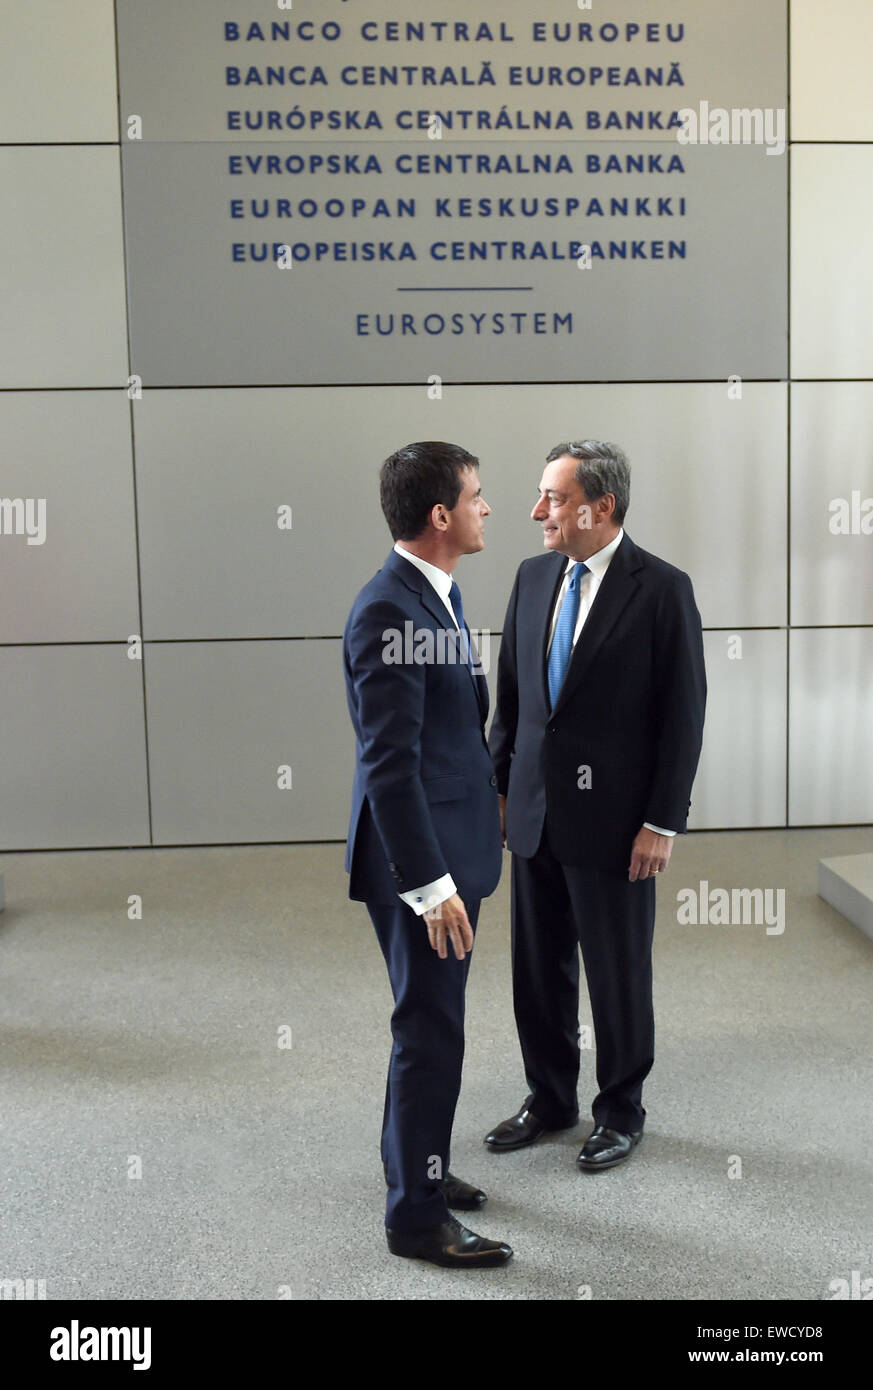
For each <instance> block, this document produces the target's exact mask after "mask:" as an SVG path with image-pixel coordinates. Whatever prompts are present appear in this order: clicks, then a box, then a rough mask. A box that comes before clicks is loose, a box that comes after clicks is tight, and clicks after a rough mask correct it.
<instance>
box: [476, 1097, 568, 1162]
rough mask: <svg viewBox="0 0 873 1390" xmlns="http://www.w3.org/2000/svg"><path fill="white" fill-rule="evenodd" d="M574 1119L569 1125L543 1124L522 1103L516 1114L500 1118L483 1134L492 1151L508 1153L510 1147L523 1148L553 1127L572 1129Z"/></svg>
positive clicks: (533, 1142) (553, 1128)
mask: <svg viewBox="0 0 873 1390" xmlns="http://www.w3.org/2000/svg"><path fill="white" fill-rule="evenodd" d="M575 1123H576V1121H575V1120H573V1121H572V1122H571V1124H569V1125H544V1124H543V1122H542V1120H539V1119H537V1117H536V1115H535V1114H534V1113H533V1111H532V1110H528V1108H527V1106H525V1105H523V1106H522V1107H521V1109H520V1110H519V1112H518V1114H517V1115H511V1116H510V1117H509V1119H508V1120H502V1121H501V1123H500V1124H499V1125H497V1126H496V1127H495V1128H494V1129H492V1131H491V1133H490V1134H486V1135H485V1143H486V1144H487V1146H488V1148H489V1149H491V1151H492V1152H493V1153H509V1151H510V1149H523V1148H524V1147H525V1146H526V1145H527V1144H535V1143H536V1141H537V1140H538V1139H539V1138H540V1136H541V1135H543V1134H548V1133H550V1131H553V1130H555V1129H572V1127H573V1125H574V1124H575Z"/></svg>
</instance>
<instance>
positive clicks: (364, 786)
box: [343, 551, 503, 905]
mask: <svg viewBox="0 0 873 1390" xmlns="http://www.w3.org/2000/svg"><path fill="white" fill-rule="evenodd" d="M447 633H448V637H449V639H450V640H448V641H446V640H445V638H446V634H447ZM392 634H397V635H398V638H399V640H398V642H397V643H395V648H396V650H395V651H394V652H392V648H391V635H392ZM455 637H456V630H455V628H454V627H453V626H452V623H451V619H450V618H449V615H448V613H447V612H446V609H445V606H444V605H443V603H442V602H441V600H440V598H439V596H438V595H437V593H436V592H435V590H434V588H433V586H432V585H431V584H430V583H429V582H428V580H427V579H426V578H425V576H424V575H423V574H422V573H421V571H420V570H419V569H416V567H415V565H413V564H411V563H410V561H409V560H405V559H404V558H403V557H402V556H401V555H398V554H397V553H396V551H392V552H391V554H390V555H389V556H388V559H387V560H386V561H385V565H384V566H383V568H382V569H381V570H380V571H379V573H378V574H377V575H375V577H374V578H373V579H371V580H370V582H369V584H367V585H365V586H364V588H363V589H362V590H361V592H360V594H359V595H358V597H357V598H356V600H355V603H354V605H353V607H352V611H351V613H350V614H349V620H348V622H347V624H346V630H345V635H344V638H343V662H344V666H345V677H346V694H347V698H348V706H349V713H350V715H351V720H352V724H353V725H354V730H355V735H356V738H357V748H356V760H355V781H354V786H353V788H352V811H351V819H350V824H349V835H348V844H347V848H346V868H347V870H348V871H349V874H350V876H351V877H350V883H349V896H350V897H352V898H357V899H360V900H363V901H365V902H370V903H384V904H389V903H390V904H394V905H396V904H397V903H398V901H399V900H398V897H397V894H398V893H401V892H404V893H405V892H407V891H409V890H411V889H415V888H420V887H422V886H423V885H424V884H426V883H431V882H433V881H434V880H435V879H438V878H442V876H443V874H446V873H450V874H451V875H452V878H453V879H454V881H455V885H456V887H457V890H458V892H459V894H460V896H461V897H462V898H463V900H464V902H465V903H466V902H472V901H475V900H478V899H480V898H484V897H487V896H488V894H489V893H493V892H494V889H495V888H496V887H497V883H498V880H499V878H500V871H501V868H502V862H503V851H502V847H501V843H500V816H499V811H498V804H497V778H496V776H495V774H494V768H493V766H492V763H491V758H490V756H489V753H488V745H487V743H486V742H485V733H484V729H485V720H486V717H487V714H488V687H487V685H486V683H485V677H484V675H481V674H478V675H475V676H474V675H473V672H472V671H471V669H470V666H469V665H468V664H467V662H466V660H464V659H463V655H465V654H463V655H462V654H460V653H459V652H458V648H457V644H456V643H455ZM440 653H442V656H443V657H444V658H445V657H446V656H451V655H454V656H455V657H456V658H457V659H455V660H444V659H443V660H441V659H440ZM397 655H400V656H401V658H402V659H400V660H395V659H393V657H394V656H397ZM429 656H430V659H428V657H429Z"/></svg>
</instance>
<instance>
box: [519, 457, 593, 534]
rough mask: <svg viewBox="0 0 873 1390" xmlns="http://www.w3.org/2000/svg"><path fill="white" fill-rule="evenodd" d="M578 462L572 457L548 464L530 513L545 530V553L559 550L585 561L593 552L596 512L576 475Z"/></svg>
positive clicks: (561, 458) (558, 459)
mask: <svg viewBox="0 0 873 1390" xmlns="http://www.w3.org/2000/svg"><path fill="white" fill-rule="evenodd" d="M576 463H577V460H576V459H574V458H571V457H570V455H569V454H562V455H561V457H560V458H557V459H553V460H552V462H551V463H547V464H546V467H545V469H544V471H543V476H542V479H541V480H540V496H539V501H538V502H537V504H536V506H535V507H534V509H533V511H532V512H531V517H532V518H533V520H534V521H538V522H539V523H540V526H541V527H542V528H543V545H544V546H545V548H546V550H558V551H560V553H561V554H562V555H569V556H570V557H571V558H572V559H574V560H584V559H585V558H586V556H587V555H591V554H593V550H592V548H591V547H592V535H591V528H592V523H594V524H595V525H596V520H597V518H596V511H595V509H594V508H593V507H591V506H590V505H589V503H588V499H587V498H586V496H585V493H584V491H583V490H582V487H581V485H580V484H579V483H577V481H576V478H575V476H574V474H575V472H576Z"/></svg>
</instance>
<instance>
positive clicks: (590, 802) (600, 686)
mask: <svg viewBox="0 0 873 1390" xmlns="http://www.w3.org/2000/svg"><path fill="white" fill-rule="evenodd" d="M566 564H567V557H566V556H565V555H560V554H557V553H555V552H551V553H549V554H546V555H537V556H535V557H534V558H533V559H530V560H525V561H523V563H522V564H521V566H520V568H519V571H518V574H517V576H516V580H515V587H514V588H513V590H512V595H511V597H510V600H509V608H508V610H507V614H506V621H505V623H504V626H503V637H502V640H501V645H500V662H499V666H498V676H497V706H496V710H495V714H494V720H493V723H492V727H491V738H490V747H491V753H492V756H493V758H494V766H495V768H496V770H497V779H498V787H499V790H500V792H501V794H503V795H504V796H507V803H506V843H507V848H508V849H511V850H513V851H514V852H515V853H516V854H520V855H522V856H523V857H524V858H530V857H531V856H532V855H533V854H535V853H536V850H537V848H538V846H539V843H540V838H541V836H542V831H543V824H544V822H545V818H546V813H547V812H548V825H549V842H550V844H551V847H552V850H553V852H554V853H555V855H556V857H557V858H558V859H559V860H560V862H561V863H563V864H579V865H586V864H587V865H591V866H593V867H597V866H600V867H602V868H609V869H614V870H615V871H616V872H622V873H627V869H628V865H629V863H630V856H631V848H632V845H633V840H634V837H635V836H636V834H637V831H638V830H639V829H640V828H641V826H642V825H643V824H644V822H646V821H649V822H651V824H653V825H659V826H662V827H663V828H664V829H665V830H675V831H683V830H684V829H685V826H686V820H687V816H688V809H689V805H690V794H691V785H692V782H693V781H694V774H695V772H696V770H697V762H698V758H699V756H700V749H701V744H702V739H703V715H704V708H705V704H706V674H705V670H704V664H703V635H702V631H701V623H700V614H699V613H698V611H697V606H696V604H695V602H694V593H693V591H692V587H691V581H690V579H689V578H688V575H687V574H684V573H683V572H682V570H678V569H676V568H675V567H674V566H673V565H669V564H667V563H666V561H664V560H660V559H658V557H657V556H656V555H650V554H649V553H648V551H645V550H641V549H640V547H639V546H637V545H634V543H633V541H632V540H631V538H630V536H629V535H628V534H627V532H625V534H624V536H623V538H622V540H621V544H620V545H619V547H618V549H617V550H616V552H615V554H614V555H613V557H612V560H611V561H610V564H609V568H608V569H607V571H606V574H605V575H604V577H603V580H602V582H601V584H600V588H599V589H598V591H597V594H596V596H595V599H594V603H593V604H592V607H591V611H590V613H589V614H588V617H587V618H586V620H585V623H584V626H583V628H582V631H581V633H580V635H579V640H578V642H577V643H576V645H575V647H574V649H573V655H572V657H571V659H570V665H569V668H568V671H567V676H566V679H565V681H564V684H563V687H562V688H561V691H560V693H559V695H558V699H557V702H556V704H555V707H554V709H551V708H550V701H549V694H548V682H547V660H548V659H547V646H548V636H549V626H550V618H551V613H552V608H553V605H554V602H555V598H556V595H557V592H558V588H559V586H560V583H561V579H562V577H563V574H564V569H565V567H566Z"/></svg>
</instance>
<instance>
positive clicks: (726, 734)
mask: <svg viewBox="0 0 873 1390" xmlns="http://www.w3.org/2000/svg"><path fill="white" fill-rule="evenodd" d="M737 636H738V637H740V638H741V640H742V646H741V648H739V649H738V648H737V646H736V643H735V642H734V641H733V639H734V638H736V637H737ZM785 646H786V636H785V633H784V632H744V631H743V630H742V629H740V628H738V629H736V631H735V632H707V633H706V634H705V635H704V653H705V659H706V679H707V685H708V694H707V704H706V724H705V728H704V736H703V753H702V755H701V759H700V767H699V768H698V772H697V778H696V781H695V783H694V789H693V791H692V793H691V815H690V817H689V829H691V830H713V829H719V830H726V829H729V828H731V827H732V826H757V825H760V826H765V825H771V826H772V825H784V824H785V720H786V715H785V688H786V662H785ZM737 650H741V651H742V656H741V657H740V658H736V657H730V656H729V655H728V653H729V652H731V651H737Z"/></svg>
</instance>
